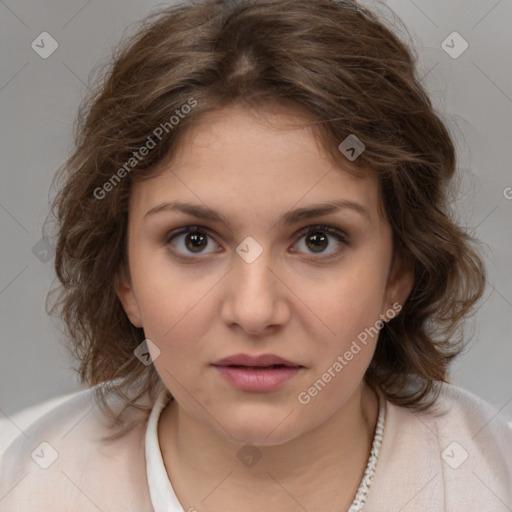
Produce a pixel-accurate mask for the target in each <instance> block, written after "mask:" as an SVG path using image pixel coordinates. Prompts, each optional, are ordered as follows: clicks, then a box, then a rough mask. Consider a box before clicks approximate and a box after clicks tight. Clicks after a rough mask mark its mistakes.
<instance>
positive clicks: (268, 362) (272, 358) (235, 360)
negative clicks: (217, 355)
mask: <svg viewBox="0 0 512 512" xmlns="http://www.w3.org/2000/svg"><path fill="white" fill-rule="evenodd" d="M213 366H239V367H246V368H256V369H258V368H259V369H261V368H273V367H292V368H300V367H301V366H302V365H300V364H298V363H295V362H293V361H289V360H287V359H283V358H282V357H279V356H277V355H275V354H261V355H259V356H250V355H249V354H236V355H233V356H229V357H225V358H224V359H220V360H219V361H216V362H215V363H213Z"/></svg>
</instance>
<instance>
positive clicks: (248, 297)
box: [224, 241, 286, 333]
mask: <svg viewBox="0 0 512 512" xmlns="http://www.w3.org/2000/svg"><path fill="white" fill-rule="evenodd" d="M260 247H261V246H260ZM241 249H246V251H245V252H243V251H242V252H241ZM255 249H257V248H256V247H255V246H254V245H253V246H251V241H249V243H248V246H245V245H244V244H243V243H242V244H240V245H239V247H238V248H237V253H238V254H236V255H234V261H233V264H234V268H233V271H232V272H230V278H229V279H230V280H229V292H228V294H227V296H226V303H225V305H224V306H225V314H227V317H226V316H225V320H227V322H228V323H236V324H238V325H239V326H241V327H242V328H244V329H245V330H246V331H247V332H251V333H258V332H260V331H262V330H263V329H265V328H266V327H267V326H269V325H275V324H278V323H282V322H283V321H284V320H285V318H286V315H285V314H284V315H283V312H284V311H285V309H286V308H285V307H284V305H283V304H281V302H283V297H282V296H281V293H282V290H280V288H279V286H278V283H277V282H276V278H275V276H274V275H273V273H272V271H271V269H272V266H273V265H272V261H271V260H272V258H271V251H270V250H266V249H263V247H261V250H258V252H259V254H257V253H256V252H254V251H255ZM226 312H227V313H226Z"/></svg>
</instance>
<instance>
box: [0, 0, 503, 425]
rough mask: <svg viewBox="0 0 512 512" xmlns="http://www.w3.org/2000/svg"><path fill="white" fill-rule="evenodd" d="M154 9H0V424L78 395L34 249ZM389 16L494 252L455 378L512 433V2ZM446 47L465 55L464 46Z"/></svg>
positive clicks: (93, 0) (44, 269)
mask: <svg viewBox="0 0 512 512" xmlns="http://www.w3.org/2000/svg"><path fill="white" fill-rule="evenodd" d="M366 3H367V4H369V5H370V6H374V5H375V4H374V2H366ZM159 5H165V3H163V2H159V3H156V2H151V1H145V2H140V1H139V2H137V1H135V0H123V1H121V0H109V1H104V2H100V1H99V0H89V1H87V0H72V1H71V0H67V1H64V0H40V1H38V2H34V1H28V0H5V1H0V14H1V25H0V27H1V29H0V38H1V41H0V44H1V48H2V50H3V51H2V61H1V67H0V69H1V78H0V115H1V118H0V119H1V138H0V144H1V146H0V155H1V193H0V226H1V236H2V245H1V262H2V264H1V266H0V308H1V309H0V311H1V318H0V322H1V326H2V329H1V341H0V343H1V345H0V347H1V353H0V419H1V418H2V417H3V415H7V416H10V415H12V414H13V413H15V412H17V411H19V410H21V409H22V408H24V407H27V406H29V405H33V404H36V403H38V402H40V401H42V400H45V399H48V398H51V397H54V396H57V395H62V394H65V393H69V392H71V391H74V390H77V389H79V388H80V385H79V383H78V381H77V379H76V377H75V375H74V373H73V372H72V371H71V370H70V366H71V361H70V359H69V356H68V355H67V352H66V351H65V350H64V348H63V347H62V346H61V345H60V342H59V339H60V338H61V335H60V326H59V324H58V321H56V320H55V319H50V318H48V316H47V315H46V313H45V308H44V303H45V297H46V293H47V291H48V289H49V288H50V286H51V283H52V280H53V278H54V277H53V268H52V262H53V260H52V259H50V260H49V261H46V262H45V261H41V258H42V259H43V260H44V259H45V258H44V256H45V253H44V247H43V250H41V248H40V246H38V245H37V244H38V242H39V241H40V239H41V228H42V224H43V221H44V219H45V216H46V214H47V212H48V197H49V193H50V188H51V183H52V177H53V175H54V173H55V171H56V169H57V168H58V167H59V166H60V165H61V164H62V163H63V162H64V160H65V159H66V157H67V156H68V155H69V154H70V152H71V150H72V126H73V121H74V117H75V113H76V109H77V106H78V104H79V101H80V99H81V97H82V95H83V94H84V92H85V91H86V90H87V83H88V76H89V73H90V72H91V70H92V69H93V68H94V67H95V66H96V65H98V64H99V63H101V62H103V61H104V60H105V58H107V57H108V55H109V54H110V52H111V49H112V47H113V46H114V45H115V44H116V43H117V42H118V40H119V39H120V37H121V35H122V34H123V31H124V30H125V29H126V27H127V26H128V25H129V24H130V23H132V22H134V21H137V20H139V19H141V18H142V17H143V16H144V15H146V14H148V13H149V12H150V11H153V10H154V9H155V8H157V7H158V6H159ZM389 7H390V8H391V9H392V10H393V11H395V13H396V14H397V15H398V16H399V17H400V18H401V19H402V20H403V22H404V24H405V26H406V27H407V28H408V31H409V33H410V37H411V42H412V45H413V46H414V47H415V49H416V51H417V54H418V57H419V69H420V75H421V76H422V77H423V81H424V83H425V84H426V86H427V88H428V90H429V92H430V94H431V97H432V99H433V101H434V104H435V106H436V107H437V109H438V110H439V111H441V112H442V113H443V116H444V119H445V120H446V122H447V123H448V125H449V127H450V129H451V130H452V132H453V134H454V137H455V139H456V142H457V146H458V150H459V168H460V172H461V195H460V198H459V199H458V200H457V203H456V209H457V212H458V215H459V218H460V220H461V222H462V224H463V225H465V226H467V227H468V229H470V230H471V231H472V232H474V233H475V234H476V236H477V237H479V238H480V239H481V240H482V241H483V242H484V243H485V244H486V245H487V250H486V260H487V267H488V270H489V277H490V281H489V285H488V287H487V290H486V294H485V300H484V303H483V305H482V307H481V309H480V310H479V312H478V313H477V315H475V317H474V319H473V320H472V321H471V322H469V323H468V333H470V332H473V333H474V337H473V342H472V345H471V348H470V349H469V350H468V351H466V352H465V353H464V354H463V355H462V356H460V358H459V360H458V361H457V362H456V364H455V365H454V367H453V370H452V378H453V380H454V382H455V383H457V384H459V385H461V386H462V387H464V388H466V389H468V390H470V391H472V392H473V393H475V394H477V395H479V396H481V397H482V398H484V399H485V400H487V401H488V402H490V403H492V404H493V405H495V406H496V407H497V408H499V409H501V411H502V413H503V415H504V416H505V417H507V418H509V419H510V418H512V371H511V369H512V368H511V367H512V365H511V363H512V343H511V339H512V337H511V331H512V329H511V327H512V321H511V319H512V272H510V261H511V254H512V247H511V240H512V236H511V235H512V233H511V222H510V221H511V219H512V188H509V187H512V173H511V171H510V168H511V164H510V162H511V160H512V129H511V122H510V119H511V117H512V75H511V71H510V69H511V59H510V55H511V53H512V37H511V30H510V24H511V21H512V2H511V1H510V0H501V1H495V0H488V1H475V0H471V1H468V0H457V1H450V2H449V3H448V2H446V1H443V0H431V1H421V2H420V1H419V0H417V1H415V2H413V1H411V0H394V1H388V2H385V3H383V4H381V5H380V6H379V11H382V13H383V14H384V15H385V16H386V17H387V18H388V19H389V18H390V14H389V9H388V8H389ZM454 31H456V32H458V33H459V34H460V35H461V36H462V37H463V38H464V39H465V40H466V41H467V43H468V44H469V47H468V49H467V50H466V51H465V52H464V53H463V54H462V55H460V56H459V57H457V58H452V57H451V56H450V55H448V54H447V53H446V52H445V51H444V50H443V48H442V47H441V43H442V42H443V41H444V40H445V39H446V37H447V36H448V35H449V34H451V33H452V32H454ZM42 32H49V33H50V34H51V36H52V37H53V38H55V40H56V41H57V42H58V45H59V46H58V49H57V50H56V51H55V52H54V53H53V54H52V55H51V56H50V57H48V58H47V59H43V58H41V57H40V56H39V55H38V54H37V53H36V52H35V51H34V50H33V49H32V48H31V43H32V41H34V40H35V39H36V38H37V37H38V36H39V34H41V33H42ZM405 37H409V36H407V35H405ZM448 44H450V45H451V46H454V50H457V49H459V48H460V47H461V46H460V41H457V40H454V42H453V43H452V42H451V40H450V39H449V40H448ZM507 196H508V198H507ZM34 246H36V248H39V251H38V250H36V252H38V254H39V256H40V257H39V258H38V257H36V255H35V254H34V252H33V248H34ZM48 256H51V254H48Z"/></svg>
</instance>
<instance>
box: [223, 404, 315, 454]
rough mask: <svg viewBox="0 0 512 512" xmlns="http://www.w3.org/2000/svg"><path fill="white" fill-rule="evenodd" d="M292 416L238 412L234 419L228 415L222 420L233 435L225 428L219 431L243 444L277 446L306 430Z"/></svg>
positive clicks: (227, 438)
mask: <svg viewBox="0 0 512 512" xmlns="http://www.w3.org/2000/svg"><path fill="white" fill-rule="evenodd" d="M291 417H292V415H290V416H289V417H287V418H286V414H284V415H283V417H282V418H280V417H278V416H276V414H275V413H274V414H269V413H266V414H264V413H262V412H254V411H253V412H252V414H249V413H248V414H245V415H243V416H241V415H240V413H238V414H237V415H236V417H235V418H232V421H230V419H229V418H226V417H225V418H224V419H223V420H221V422H222V424H223V425H224V426H225V428H226V430H227V431H228V432H229V434H231V436H232V437H229V436H228V434H227V433H226V432H225V431H223V430H221V431H219V430H218V429H217V431H218V433H220V434H221V435H222V437H224V438H225V439H226V440H228V441H231V442H235V443H239V444H242V445H256V446H276V445H281V444H284V443H287V442H289V441H292V440H293V439H295V438H297V437H299V436H300V435H301V434H303V433H304V432H305V429H304V426H302V428H299V426H298V425H297V423H296V422H295V421H292V420H291ZM285 418H286V419H285ZM283 420H284V421H283Z"/></svg>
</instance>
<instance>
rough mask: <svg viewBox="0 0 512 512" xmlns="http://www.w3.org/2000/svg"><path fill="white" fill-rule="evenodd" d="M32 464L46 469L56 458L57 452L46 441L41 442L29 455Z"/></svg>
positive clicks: (57, 456)
mask: <svg viewBox="0 0 512 512" xmlns="http://www.w3.org/2000/svg"><path fill="white" fill-rule="evenodd" d="M31 457H32V459H33V460H34V462H35V463H36V464H37V465H38V466H39V467H41V468H43V469H48V468H49V467H50V466H51V465H52V464H53V463H54V462H55V461H56V460H57V459H58V458H59V452H57V450H56V449H55V448H54V447H53V446H52V445H51V444H50V443H48V442H47V441H43V442H42V443H41V444H39V446H38V447H37V448H36V449H35V450H34V451H33V452H32V454H31Z"/></svg>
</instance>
